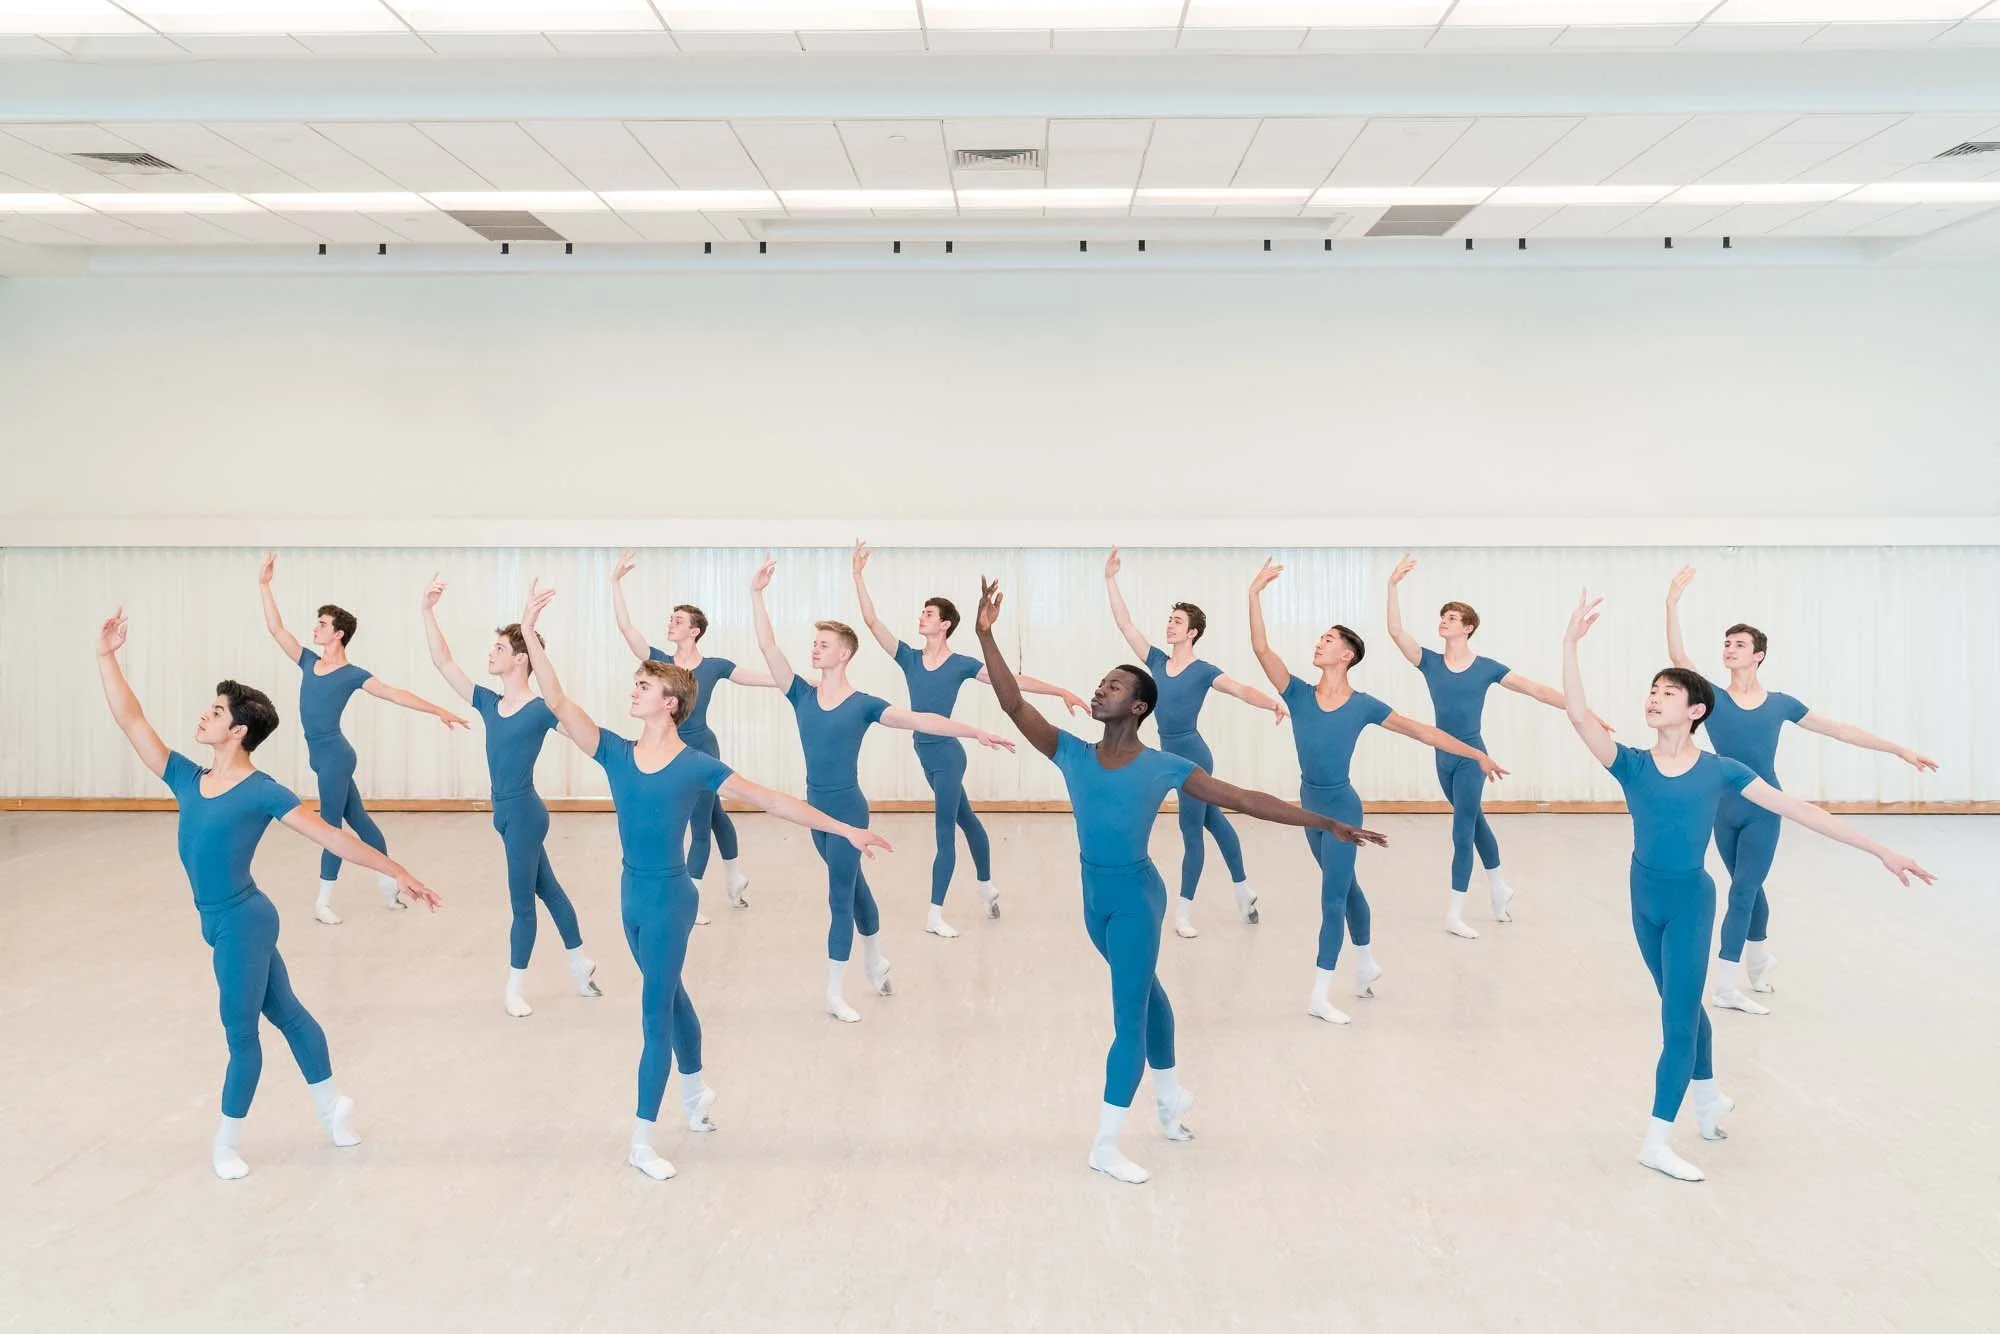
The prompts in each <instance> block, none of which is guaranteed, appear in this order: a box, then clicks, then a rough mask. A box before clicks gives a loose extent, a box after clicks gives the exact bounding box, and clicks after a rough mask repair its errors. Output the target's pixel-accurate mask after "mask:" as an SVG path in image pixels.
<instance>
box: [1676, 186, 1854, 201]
mask: <svg viewBox="0 0 2000 1334" xmlns="http://www.w3.org/2000/svg"><path fill="white" fill-rule="evenodd" d="M1853 189H1854V187H1853V186H1852V185H1803V184H1791V183H1787V184H1783V185H1683V186H1682V187H1681V188H1680V189H1678V190H1676V191H1674V199H1673V202H1674V203H1676V204H1824V203H1826V202H1827V201H1828V200H1830V199H1839V198H1840V197H1842V196H1843V195H1846V194H1848V193H1850V192H1851V191H1852V190H1853Z"/></svg>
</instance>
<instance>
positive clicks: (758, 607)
mask: <svg viewBox="0 0 2000 1334" xmlns="http://www.w3.org/2000/svg"><path fill="white" fill-rule="evenodd" d="M777 569H778V562H776V561H774V560H766V561H765V562H764V563H763V564H762V565H760V566H759V567H758V568H757V573H756V574H755V575H753V576H752V577H751V580H750V613H751V620H752V622H753V623H754V624H755V625H756V627H757V647H758V649H759V650H760V651H762V653H763V654H764V666H766V667H767V668H769V669H770V672H771V684H772V685H774V686H776V687H777V688H778V689H780V690H785V691H789V690H790V689H791V688H792V679H793V678H794V677H795V676H797V675H798V673H797V672H794V671H793V670H792V664H791V663H789V662H787V661H785V651H784V650H783V649H781V648H779V647H778V632H777V631H776V630H773V629H772V628H771V613H770V612H769V611H768V610H766V609H765V607H764V590H765V589H766V588H769V587H770V586H771V576H772V575H773V574H774V573H776V572H777Z"/></svg>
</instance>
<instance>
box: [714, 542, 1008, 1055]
mask: <svg viewBox="0 0 2000 1334" xmlns="http://www.w3.org/2000/svg"><path fill="white" fill-rule="evenodd" d="M777 568H778V563H777V562H776V561H775V560H769V559H767V560H766V561H765V562H764V563H763V565H761V566H759V567H758V569H757V573H756V575H755V576H754V577H753V578H752V579H751V581H750V605H751V609H752V611H753V612H754V613H755V616H756V625H757V647H758V648H760V649H762V650H763V653H764V663H765V665H766V666H767V667H768V668H770V672H771V680H772V681H773V682H775V683H776V685H777V687H778V689H780V690H782V691H784V692H785V698H786V699H788V700H790V701H791V705H792V715H793V717H795V718H796V719H797V720H798V726H799V745H800V747H801V748H802V749H803V750H804V751H805V756H806V800H807V801H808V802H809V803H811V804H812V805H813V806H814V807H816V808H818V809H819V810H822V811H824V812H826V813H827V814H828V815H830V816H832V817H833V818H834V819H836V820H844V821H846V822H847V823H848V824H850V825H852V826H854V827H855V828H856V829H866V828H867V827H868V798H867V796H866V795H865V794H864V793H863V792H862V791H861V776H860V757H861V738H862V737H863V736H864V735H866V733H867V731H868V728H869V726H870V725H871V724H874V723H881V724H882V725H883V726H884V727H896V728H901V729H902V730H903V731H906V732H928V733H930V734H931V735H933V736H962V737H970V738H972V739H973V740H974V741H977V742H978V743H979V744H980V745H982V746H987V747H991V748H995V749H999V750H1007V751H1011V750H1013V749H1014V743H1013V742H1011V741H1009V740H1007V738H1005V737H1002V736H995V735H994V734H993V733H991V732H988V731H984V730H983V729H981V728H977V727H974V726H972V725H971V724H970V723H961V722H958V721H957V720H955V719H952V718H946V717H943V716H941V715H939V714H935V713H918V712H916V711H914V710H911V709H899V708H897V707H896V706H894V705H893V704H891V703H889V701H887V700H885V699H881V698H879V697H877V696H875V695H870V694H867V693H865V692H864V691H860V690H857V689H855V688H854V686H853V685H852V684H850V683H849V681H848V679H847V664H848V663H849V662H850V661H852V660H853V658H854V652H855V650H856V649H858V648H860V647H861V641H860V640H859V639H857V638H856V637H855V634H854V631H853V630H852V629H850V628H849V627H848V626H846V625H843V624H841V623H840V622H839V621H817V622H815V623H814V625H813V641H812V658H811V662H812V666H813V668H814V669H815V670H816V671H818V672H819V682H818V684H817V685H814V684H811V683H808V682H807V681H806V679H805V678H804V677H802V676H799V675H797V674H796V673H794V672H793V671H792V664H791V663H790V662H789V661H787V660H786V658H785V654H784V650H782V649H780V648H779V647H778V636H777V632H776V631H774V630H773V629H772V628H771V613H770V612H769V611H768V610H767V609H766V608H765V606H764V590H765V589H766V588H768V587H770V584H771V576H772V575H773V574H774V573H775V572H776V571H777ZM813 847H814V848H815V849H817V850H818V852H819V855H820V860H822V861H824V862H825V863H826V897H827V906H828V909H829V912H828V918H829V920H828V924H827V932H826V958H827V965H826V1012H827V1013H828V1014H830V1015H832V1016H833V1017H834V1018H836V1019H838V1020H840V1021H841V1022H842V1023H845V1024H854V1023H859V1022H860V1021H861V1016H860V1015H859V1014H858V1013H856V1012H855V1010H854V1007H853V1006H851V1005H849V1004H848V1003H847V998H846V996H845V995H844V994H843V993H842V990H841V981H842V977H843V975H844V974H845V973H846V971H847V960H848V957H849V955H851V954H852V952H853V949H854V936H855V934H856V933H857V932H859V934H860V936H861V957H862V961H863V963H864V965H865V967H866V969H867V972H868V985H869V986H870V987H871V988H873V989H874V992H875V994H876V995H878V996H887V995H888V994H889V993H890V990H891V988H890V985H889V961H888V960H887V959H885V958H883V957H882V940H881V930H882V919H881V915H880V914H879V913H878V912H877V911H876V908H875V895H874V893H873V892H872V891H870V889H869V888H868V877H867V876H866V875H864V874H862V871H861V858H860V857H859V856H858V855H857V854H856V852H855V850H854V848H852V847H849V846H847V845H846V844H844V843H842V842H841V841H840V840H839V839H837V838H834V837H831V836H829V835H827V834H814V835H813Z"/></svg>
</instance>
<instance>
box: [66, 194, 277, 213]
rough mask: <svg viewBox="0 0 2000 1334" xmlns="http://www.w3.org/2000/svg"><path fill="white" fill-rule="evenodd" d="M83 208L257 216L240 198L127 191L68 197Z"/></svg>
mask: <svg viewBox="0 0 2000 1334" xmlns="http://www.w3.org/2000/svg"><path fill="white" fill-rule="evenodd" d="M70 198H71V199H74V200H75V201H76V202H77V203H79V204H82V205H83V206H84V207H85V208H91V209H96V210H97V211H98V212H99V213H256V212H258V211H259V210H258V208H257V206H256V205H255V204H253V203H251V202H250V201H249V200H247V199H245V198H244V197H243V196H242V195H220V194H217V195H153V194H147V193H145V192H144V191H142V190H127V191H125V192H124V193H122V194H115V195H71V196H70Z"/></svg>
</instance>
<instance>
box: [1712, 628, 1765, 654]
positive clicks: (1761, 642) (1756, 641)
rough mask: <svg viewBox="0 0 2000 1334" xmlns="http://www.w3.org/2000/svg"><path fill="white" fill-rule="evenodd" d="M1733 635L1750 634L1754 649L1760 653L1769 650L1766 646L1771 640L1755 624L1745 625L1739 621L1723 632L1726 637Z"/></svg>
mask: <svg viewBox="0 0 2000 1334" xmlns="http://www.w3.org/2000/svg"><path fill="white" fill-rule="evenodd" d="M1731 635H1749V636H1750V647H1751V649H1752V650H1754V651H1755V652H1758V653H1764V652H1767V651H1768V650H1767V648H1766V646H1767V645H1768V644H1769V643H1770V642H1771V641H1770V640H1768V639H1766V638H1765V637H1764V632H1763V631H1762V630H1759V629H1758V628H1757V627H1756V626H1754V625H1745V624H1743V622H1741V621H1738V622H1737V623H1736V624H1734V625H1732V626H1730V627H1729V628H1728V629H1727V630H1724V631H1723V632H1722V637H1723V638H1724V639H1727V638H1729V636H1731Z"/></svg>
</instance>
